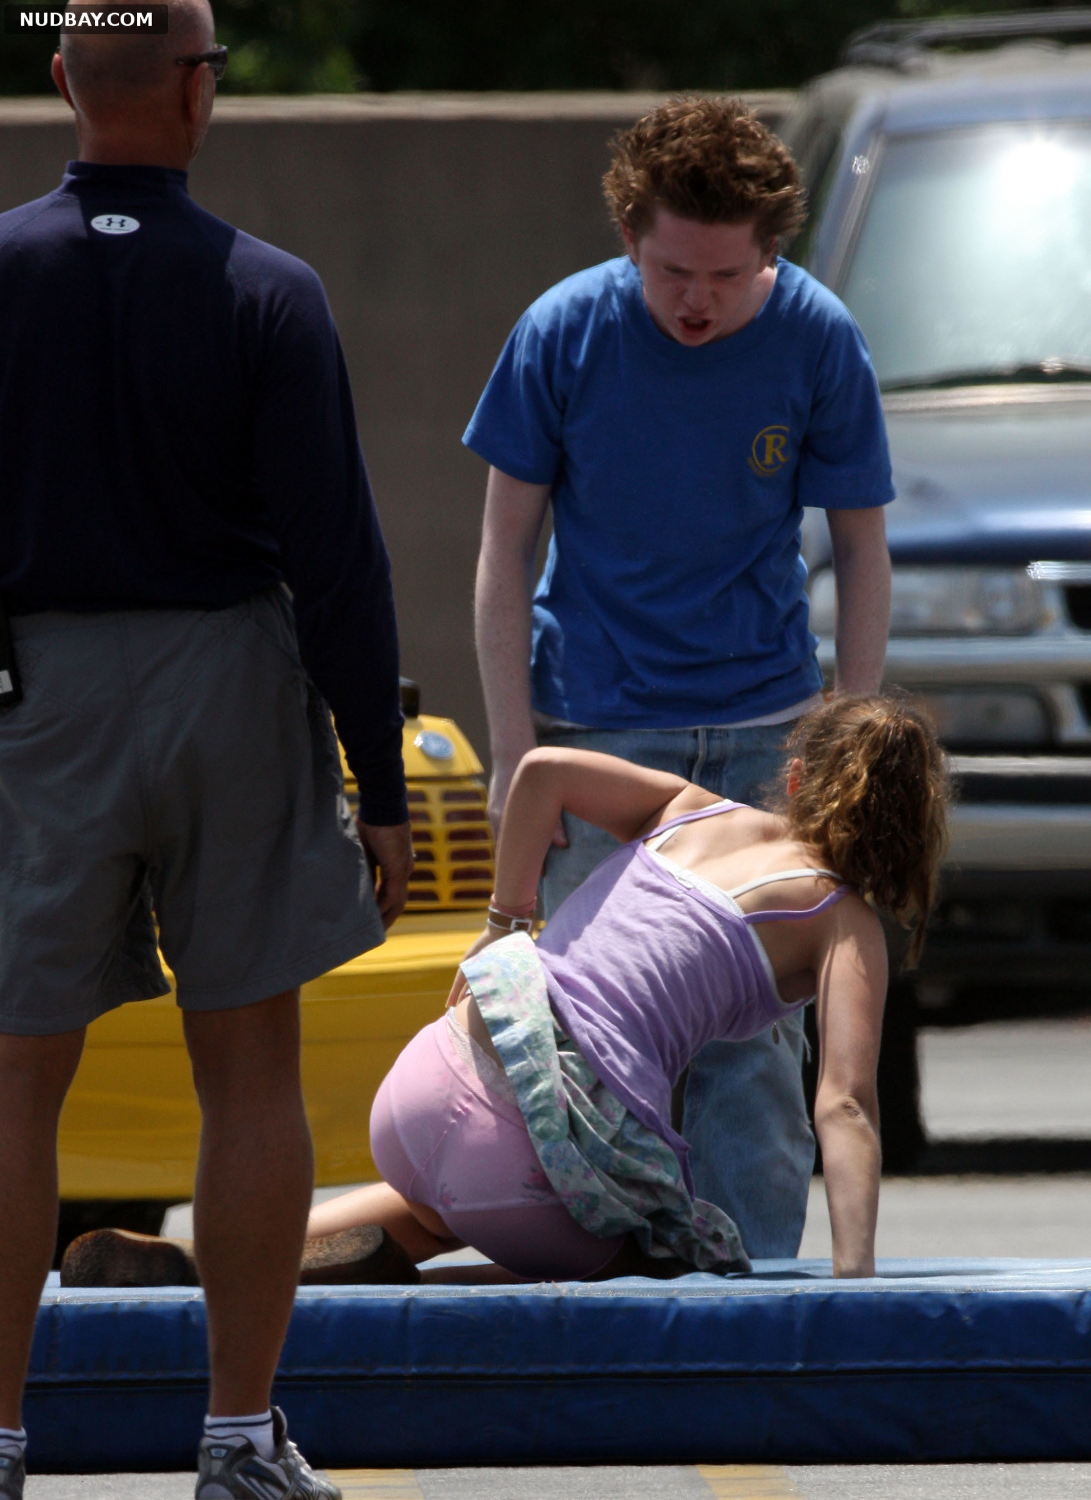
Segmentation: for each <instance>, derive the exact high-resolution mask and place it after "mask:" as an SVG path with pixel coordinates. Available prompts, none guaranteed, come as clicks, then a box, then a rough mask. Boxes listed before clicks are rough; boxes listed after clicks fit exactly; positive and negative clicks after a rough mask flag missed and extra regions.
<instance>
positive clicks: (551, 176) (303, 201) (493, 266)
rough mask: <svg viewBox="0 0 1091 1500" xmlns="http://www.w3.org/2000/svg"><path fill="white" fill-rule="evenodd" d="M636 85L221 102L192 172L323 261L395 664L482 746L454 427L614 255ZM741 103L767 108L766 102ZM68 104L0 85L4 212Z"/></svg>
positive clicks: (55, 168)
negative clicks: (381, 539)
mask: <svg viewBox="0 0 1091 1500" xmlns="http://www.w3.org/2000/svg"><path fill="white" fill-rule="evenodd" d="M651 102H653V101H652V98H651V96H636V95H607V96H597V95H596V96H589V95H565V96H548V95H523V96H515V97H504V96H493V95H485V96H470V97H462V98H457V97H454V98H452V97H438V96H425V97H419V98H408V97H400V96H394V97H391V96H383V97H377V96H360V97H351V98H325V99H276V100H261V99H251V100H241V99H240V100H232V99H230V98H229V97H228V98H224V99H222V100H221V101H220V103H219V105H218V108H217V113H216V116H215V118H214V122H213V127H212V130H211V132H210V135H209V139H208V141H207V142H206V145H205V147H204V150H203V152H202V154H201V157H200V158H199V160H198V161H197V163H196V164H195V165H194V168H193V171H192V173H191V178H190V185H191V189H192V191H193V194H194V196H195V197H196V198H197V199H198V200H199V201H200V202H201V203H203V204H204V205H205V206H206V207H208V208H209V209H211V210H212V212H214V213H217V214H220V215H222V216H223V217H224V218H226V219H229V220H231V221H232V222H233V223H235V224H237V225H239V226H240V228H243V229H245V230H248V231H249V232H250V233H252V234H256V235H259V236H260V237H261V238H263V239H267V240H271V241H272V242H274V243H275V244H278V245H282V246H283V247H284V248H285V249H288V250H291V251H293V252H294V253H295V254H297V255H300V256H302V257H303V259H304V260H307V261H309V262H310V263H311V264H312V265H313V266H314V267H315V268H316V269H317V270H318V272H319V274H320V275H321V276H322V279H323V281H324V282H325V285H326V289H327V292H328V294H329V297H330V301H331V303H332V306H333V310H334V314H335V317H336V319H337V323H338V327H339V329H340V331H341V336H342V339H343V342H344V345H345V350H346V356H347V359H348V364H349V369H350V371H351V374H352V380H353V388H354V391H355V397H356V407H357V412H358V415H359V423H360V434H361V438H362V441H363V446H364V452H365V454H366V456H367V461H368V466H369V469H370V472H371V477H372V481H373V484H374V487H375V492H376V496H377V498H378V503H379V508H380V511H381V514H382V518H383V526H384V529H385V532H386V536H387V541H388V544H389V546H390V551H391V555H392V558H393V562H394V573H395V584H396V588H397V595H398V608H399V617H400V621H401V638H402V661H403V670H404V671H405V673H406V674H407V675H409V676H412V677H415V678H416V679H417V680H418V681H419V682H420V684H421V688H422V694H423V706H424V708H425V710H426V711H429V712H433V713H440V714H448V715H450V716H451V717H454V718H457V719H458V720H459V722H460V723H461V724H462V726H463V728H464V729H465V730H466V731H467V733H468V734H469V735H470V737H471V738H472V739H473V741H474V743H475V745H476V746H477V748H478V751H479V753H480V754H481V755H482V756H483V757H484V756H485V754H486V751H487V743H486V735H485V722H484V713H483V709H482V705H481V698H480V692H479V688H478V682H477V673H476V666H475V662H474V656H473V637H472V620H471V595H472V587H473V570H474V559H475V555H476V549H477V540H478V531H479V526H480V514H481V501H482V495H483V488H484V479H485V471H484V465H483V464H482V463H481V462H480V460H479V459H477V458H476V457H475V456H474V455H473V454H470V453H468V452H467V451H466V450H465V449H464V448H462V446H461V443H460V437H461V434H462V431H463V429H464V427H465V424H466V422H467V420H468V418H469V416H470V413H471V412H472V410H473V407H474V403H475V402H476V400H477V397H478V395H479V394H480V390H481V387H482V385H483V384H484V382H485V380H486V379H487V377H488V374H489V371H490V369H491V368H492V363H493V361H494V359H495V358H496V355H497V353H498V351H499V349H500V345H501V343H502V341H503V339H504V338H505V336H506V335H507V333H508V330H509V329H510V327H511V325H512V323H513V322H514V321H515V319H516V317H517V316H518V315H519V313H520V312H521V311H522V309H523V308H524V307H525V306H526V304H527V303H528V302H530V301H531V300H532V299H533V298H534V297H535V296H537V295H538V293H539V292H540V291H543V290H544V289H545V288H546V287H547V286H549V285H550V284H551V283H552V282H554V281H556V280H558V279H559V278H560V277H562V276H564V275H567V274H568V273H569V272H570V271H574V270H577V269H579V268H580V267H581V266H584V265H590V264H592V263H594V262H595V261H598V260H602V259H605V258H606V257H607V256H610V255H613V254H615V253H616V241H615V238H614V233H613V230H612V227H611V225H610V224H609V221H608V219H607V216H606V212H605V208H604V206H603V204H602V201H601V194H600V190H599V179H600V177H601V175H602V172H603V170H604V168H605V165H606V147H607V142H608V140H609V137H610V136H611V135H612V134H613V132H614V131H615V130H616V129H617V128H618V127H619V126H621V125H624V124H628V123H629V122H631V121H632V120H633V119H635V118H636V116H637V115H638V114H640V113H641V111H642V110H643V109H644V108H646V107H647V106H648V105H649V104H650V103H651ZM755 102H757V103H759V104H760V105H761V106H762V107H763V109H764V111H765V112H766V113H767V115H768V116H769V117H773V118H775V116H776V114H777V112H778V110H779V109H780V108H781V107H782V104H783V100H782V98H781V97H780V96H769V97H767V98H763V99H761V100H756V101H755ZM70 119H71V117H70V115H69V114H68V111H67V109H66V108H65V107H64V105H63V104H61V103H60V102H59V101H58V102H56V103H54V102H53V101H52V100H44V99H43V100H41V101H38V100H17V101H7V102H3V101H0V210H2V209H5V208H9V207H11V206H13V205H14V204H16V203H19V202H22V201H24V200H25V199H28V198H32V197H36V196H38V195H39V194H41V193H45V192H48V191H49V190H50V189H51V188H52V187H53V186H54V185H55V184H56V182H57V180H58V177H59V174H60V170H61V167H62V165H63V163H64V161H65V160H66V159H68V158H69V157H70V156H74V155H75V146H74V136H73V133H72V128H71V123H70ZM58 379H59V380H63V363H59V364H58Z"/></svg>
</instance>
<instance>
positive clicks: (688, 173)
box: [602, 97, 805, 245]
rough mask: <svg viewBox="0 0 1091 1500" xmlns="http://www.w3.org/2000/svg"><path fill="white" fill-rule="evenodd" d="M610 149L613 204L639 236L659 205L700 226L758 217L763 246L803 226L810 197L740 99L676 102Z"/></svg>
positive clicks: (782, 149)
mask: <svg viewBox="0 0 1091 1500" xmlns="http://www.w3.org/2000/svg"><path fill="white" fill-rule="evenodd" d="M610 144H611V150H612V157H611V163H610V168H609V170H608V171H607V173H606V175H605V177H604V178H603V179H602V185H603V190H604V191H605V194H606V202H607V203H608V204H609V207H610V212H611V213H612V214H613V216H614V219H615V221H616V223H617V224H618V227H619V228H622V229H627V230H629V231H630V233H631V234H633V235H634V236H635V237H636V238H637V239H639V238H640V236H641V235H642V234H644V233H645V232H646V231H647V230H648V229H649V228H650V226H651V223H652V221H653V219H654V218H655V213H656V209H657V208H658V207H659V205H660V204H662V205H663V206H664V207H665V208H668V209H670V211H671V212H672V213H675V214H678V215H679V217H680V218H683V219H696V220H697V221H698V223H701V224H742V223H747V222H749V221H751V220H752V221H753V224H754V233H755V237H756V238H757V240H758V243H759V244H761V245H765V244H768V243H769V242H770V241H771V240H773V239H775V238H777V237H778V236H781V235H789V234H791V233H793V232H794V231H795V230H796V229H798V228H799V226H800V225H801V224H802V222H803V218H804V213H805V194H804V192H803V188H802V186H801V184H800V179H799V172H798V169H797V168H796V164H795V162H794V161H793V160H792V157H791V154H790V152H789V151H788V148H787V147H786V146H784V145H782V143H781V142H780V141H779V140H777V138H776V136H775V135H774V134H773V133H772V131H771V130H769V129H767V128H766V126H764V125H763V124H762V123H761V121H760V120H759V119H758V117H757V116H756V115H755V114H754V113H753V111H752V110H750V109H748V108H747V107H746V105H745V104H744V103H743V102H742V100H741V99H705V98H699V97H694V98H683V99H670V100H668V101H667V103H665V104H660V105H659V106H658V107H657V108H656V109H653V110H651V111H650V113H648V114H646V115H644V116H642V117H641V119H639V120H637V122H636V124H635V125H632V126H630V127H629V128H628V129H627V130H623V131H620V132H619V133H618V134H617V135H616V136H615V137H614V138H613V140H612V141H611V143H610Z"/></svg>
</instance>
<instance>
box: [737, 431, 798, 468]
mask: <svg viewBox="0 0 1091 1500" xmlns="http://www.w3.org/2000/svg"><path fill="white" fill-rule="evenodd" d="M787 462H788V429H787V427H763V428H762V430H761V431H760V432H759V433H758V435H757V437H756V438H755V439H754V441H753V442H752V443H751V445H750V457H749V458H748V459H747V463H748V464H749V465H750V467H751V468H752V469H753V471H754V473H755V474H762V475H769V474H775V473H776V472H777V470H778V469H783V467H784V465H785V464H786V463H787Z"/></svg>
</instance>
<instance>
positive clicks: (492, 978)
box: [74, 696, 947, 1281]
mask: <svg viewBox="0 0 1091 1500" xmlns="http://www.w3.org/2000/svg"><path fill="white" fill-rule="evenodd" d="M789 757H790V759H789V762H788V765H787V766H786V770H785V795H784V797H783V800H782V805H781V807H780V809H779V810H778V811H775V812H763V811H760V810H758V809H757V808H753V807H747V806H745V805H742V804H739V803H732V802H724V801H721V800H719V799H717V798H716V797H715V796H713V795H712V794H711V793H709V792H706V791H704V790H702V789H701V788H699V787H696V786H694V785H692V784H691V783H689V782H686V781H684V780H682V779H681V778H679V777H676V776H672V775H669V774H665V773H661V772H657V771H652V770H648V769H646V768H644V767H640V766H635V765H632V764H630V763H629V762H627V761H622V760H617V759H615V758H614V757H612V756H606V755H600V754H597V753H594V752H589V751H578V750H567V749H556V750H548V749H541V750H535V751H532V752H531V753H530V754H529V755H527V756H526V757H525V758H524V760H523V761H522V763H521V765H520V767H519V770H518V772H517V775H516V777H515V780H514V782H513V785H512V790H511V794H510V797H509V800H508V804H507V807H506V810H505V813H504V820H503V825H502V827H501V831H500V838H499V845H498V850H497V873H496V894H495V897H494V900H493V903H492V905H491V906H490V910H489V917H488V922H487V925H486V927H485V930H484V931H483V932H482V934H481V936H480V937H479V938H478V939H477V941H476V942H475V943H474V944H473V946H472V947H471V948H470V950H469V951H468V953H467V955H466V958H465V959H464V960H463V962H462V965H461V967H460V970H459V974H458V976H457V978H456V981H455V984H454V987H453V989H452V992H451V995H450V998H449V1000H448V1009H447V1013H446V1015H445V1016H443V1017H441V1018H440V1019H439V1020H437V1021H435V1022H433V1023H432V1024H431V1025H430V1026H428V1027H426V1028H425V1029H424V1030H423V1031H422V1032H420V1033H419V1034H418V1035H417V1036H416V1037H415V1038H414V1039H413V1040H412V1041H411V1042H410V1043H409V1045H408V1046H407V1047H406V1048H405V1050H404V1051H403V1052H402V1054H401V1055H400V1057H399V1058H398V1059H397V1061H396V1062H395V1064H394V1066H393V1068H392V1069H391V1071H390V1073H389V1074H388V1075H387V1077H386V1079H385V1080H384V1081H383V1083H382V1085H381V1086H380V1089H379V1092H378V1095H377V1096H376V1099H375V1104H374V1107H373V1110H372V1118H371V1133H372V1154H373V1156H374V1158H375V1161H376V1164H377V1166H378V1167H379V1170H380V1171H381V1172H382V1174H383V1178H384V1182H383V1183H381V1184H375V1185H373V1186H369V1187H364V1188H358V1189H356V1190H354V1191H352V1192H349V1193H346V1194H343V1195H341V1196H340V1197H337V1198H333V1199H330V1200H328V1201H327V1202H325V1203H323V1204H320V1205H319V1206H318V1207H316V1208H315V1209H314V1210H313V1211H312V1213H311V1218H310V1223H309V1226H308V1236H309V1239H308V1256H307V1262H310V1268H309V1269H308V1265H307V1262H305V1277H306V1279H308V1280H334V1279H337V1280H340V1279H355V1280H361V1281H363V1280H377V1279H391V1280H393V1279H404V1278H403V1277H402V1276H399V1275H397V1274H396V1271H395V1269H394V1268H393V1267H392V1265H391V1263H390V1258H391V1257H392V1256H394V1257H399V1256H400V1260H401V1266H402V1270H403V1271H404V1273H405V1275H411V1274H412V1271H411V1263H413V1262H420V1261H423V1260H427V1259H430V1258H431V1257H433V1256H434V1255H437V1254H439V1253H441V1252H443V1251H446V1250H450V1249H452V1248H455V1247H457V1246H459V1245H471V1246H473V1247H474V1248H475V1249H477V1250H478V1251H480V1252H481V1253H482V1254H483V1255H484V1256H487V1257H488V1258H489V1259H490V1260H491V1261H493V1262H495V1263H496V1266H498V1267H502V1268H504V1271H506V1272H507V1273H510V1274H511V1276H512V1277H513V1278H516V1279H522V1278H529V1279H571V1278H583V1279H590V1278H599V1277H607V1276H613V1275H626V1274H629V1275H632V1274H639V1275H651V1276H676V1275H680V1274H683V1273H685V1272H687V1271H691V1270H704V1271H714V1272H721V1273H722V1272H727V1271H739V1270H746V1269H748V1268H749V1264H750V1263H749V1260H748V1258H747V1255H746V1250H745V1247H744V1246H743V1245H742V1244H741V1242H740V1240H739V1236H738V1233H737V1231H736V1229H735V1226H734V1224H733V1223H732V1222H731V1220H730V1219H729V1218H727V1216H726V1215H725V1214H724V1213H722V1211H721V1210H719V1209H718V1208H715V1207H713V1206H712V1205H711V1204H707V1203H703V1202H701V1201H700V1200H698V1199H696V1198H695V1197H694V1196H693V1193H692V1188H691V1184H690V1179H689V1173H688V1170H687V1165H686V1153H687V1148H686V1143H685V1141H684V1140H682V1139H681V1137H680V1136H678V1135H677V1133H676V1132H675V1131H674V1129H673V1127H672V1125H671V1117H670V1106H671V1093H672V1089H673V1086H674V1084H675V1082H676V1081H677V1079H678V1078H679V1076H680V1075H681V1073H682V1072H683V1070H684V1069H685V1067H686V1065H687V1063H688V1062H689V1060H690V1058H691V1057H692V1056H693V1055H694V1054H695V1053H696V1052H697V1051H698V1049H699V1048H700V1047H701V1046H703V1045H704V1043H706V1042H708V1041H710V1040H712V1039H713V1038H723V1039H728V1040H743V1039H745V1038H747V1037H750V1036H754V1035H756V1034H758V1032H760V1031H762V1030H764V1029H766V1028H769V1027H772V1028H773V1029H774V1034H775V1033H776V1026H777V1021H778V1019H779V1018H780V1017H782V1016H784V1015H786V1014H788V1013H789V1012H791V1011H792V1010H796V1009H798V1008H800V1007H802V1006H804V1005H806V1004H808V1003H810V1002H811V1001H813V1002H814V1003H815V1005H816V1007H817V1021H818V1034H819V1046H820V1059H819V1075H818V1086H817V1094H816V1102H815V1128H816V1131H817V1134H818V1138H819V1141H820V1144H821V1147H822V1159H823V1171H824V1176H825V1186H826V1194H827V1199H828V1204H829V1212H830V1223H831V1229H832V1235H833V1270H834V1274H835V1275H836V1276H871V1275H873V1274H874V1270H875V1258H874V1257H875V1224H876V1217H877V1211H878V1200H879V1171H880V1158H879V1135H878V1102H877V1098H876V1088H875V1075H876V1065H877V1060H878V1053H879V1040H880V1033H881V1028H882V1013H883V1002H884V999H885V995H886V988H887V950H886V942H885V939H884V935H883V930H882V926H881V922H880V918H879V913H880V912H884V913H888V914H889V915H891V916H892V917H894V918H895V919H897V920H898V921H900V922H901V923H903V925H906V926H911V927H912V929H913V933H912V938H911V941H910V949H909V958H910V961H911V962H912V961H915V959H916V957H917V955H918V954H919V952H920V948H921V944H922V942H923V937H924V922H925V919H926V917H927V914H928V911H929V909H930V907H931V905H932V901H933V897H934V892H935V886H936V878H937V872H938V866H939V860H940V857H941V855H942V852H943V849H944V845H945V830H946V804H947V781H946V772H945V767H944V762H943V756H942V753H941V751H940V749H939V747H938V745H937V742H936V739H935V736H934V734H933V732H932V730H931V728H930V727H929V725H928V724H927V722H926V721H925V720H924V719H923V718H922V717H921V716H920V715H919V714H918V713H917V712H916V711H915V710H914V709H912V708H911V707H909V706H908V705H907V704H905V703H904V702H901V701H899V700H894V699H888V698H880V697H849V696H842V697H837V698H834V699H832V700H831V701H830V702H828V703H826V704H824V705H823V706H822V707H821V708H819V709H817V710H815V711H814V712H813V713H811V714H808V715H806V716H805V717H804V718H803V719H801V720H800V721H799V724H798V725H797V726H796V729H795V732H794V734H793V736H792V739H791V741H790V744H789ZM562 810H566V811H568V812H570V813H572V814H574V815H575V816H577V817H579V818H583V819H586V820H587V821H589V822H592V823H595V824H597V825H599V826H600V827H602V828H605V829H607V830H608V831H609V832H610V833H612V834H613V835H614V836H615V837H616V838H617V839H618V840H619V847H618V849H617V850H616V851H615V852H614V853H613V854H611V855H610V856H608V858H606V859H605V860H603V862H602V863H601V864H600V865H599V866H598V868H597V869H596V870H594V871H593V872H592V874H591V875H590V876H589V877H588V879H587V880H586V881H585V882H584V884H583V885H582V886H581V887H580V888H579V889H578V890H577V891H576V892H575V893H574V894H573V895H572V896H571V897H569V899H568V900H567V901H566V902H565V903H564V904H563V905H562V906H561V907H560V908H559V910H558V911H557V912H556V914H555V915H554V917H553V918H552V920H551V921H550V922H549V923H548V924H547V925H546V926H545V927H544V928H543V930H542V932H541V934H540V935H539V937H538V939H537V941H535V940H534V938H533V937H532V936H531V933H530V930H529V928H530V918H531V915H532V913H533V910H534V902H535V896H536V891H537V884H538V878H539V875H540V873H541V868H542V864H543V862H544V859H545V856H546V853H547V852H548V849H549V847H550V842H551V840H552V836H553V831H554V829H555V827H556V824H557V820H558V817H559V815H560V813H561V811H562ZM379 1229H381V1230H385V1232H386V1234H385V1236H384V1237H383V1244H384V1248H383V1249H382V1251H381V1252H380V1253H381V1254H383V1255H385V1257H386V1258H387V1263H386V1265H385V1266H383V1267H381V1266H380V1265H379V1264H374V1265H372V1262H371V1261H370V1260H368V1259H367V1258H366V1255H365V1257H364V1258H363V1259H357V1260H356V1261H355V1263H352V1255H351V1253H350V1255H349V1257H348V1261H349V1263H348V1264H346V1263H345V1256H344V1254H343V1251H344V1248H345V1247H346V1246H348V1247H350V1251H351V1247H352V1246H354V1245H360V1244H362V1246H363V1249H364V1250H365V1251H366V1249H367V1248H368V1246H369V1245H370V1244H372V1243H375V1244H378V1241H379V1239H380V1236H379V1235H378V1234H377V1232H376V1231H377V1230H379ZM365 1231H367V1232H368V1233H367V1234H365ZM103 1233H110V1232H109V1231H104V1232H103ZM330 1235H335V1236H337V1239H336V1240H331V1239H329V1238H328V1237H329V1236H330ZM361 1236H363V1239H362V1240H361ZM95 1238H96V1237H95V1236H88V1237H85V1239H89V1240H94V1239H95ZM128 1238H130V1239H131V1238H132V1237H128ZM391 1242H392V1243H391ZM152 1243H155V1242H152ZM79 1244H80V1242H76V1246H77V1247H78V1245H79ZM337 1247H340V1248H337ZM74 1248H75V1247H74ZM401 1252H404V1253H403V1254H402V1253H401ZM338 1264H340V1266H341V1270H342V1271H344V1272H345V1275H344V1276H342V1275H340V1274H337V1265H338ZM469 1269H470V1268H467V1271H469ZM504 1271H501V1272H497V1271H492V1272H491V1273H490V1278H491V1279H495V1278H496V1277H497V1276H499V1275H503V1274H504ZM373 1272H374V1273H378V1274H373Z"/></svg>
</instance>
